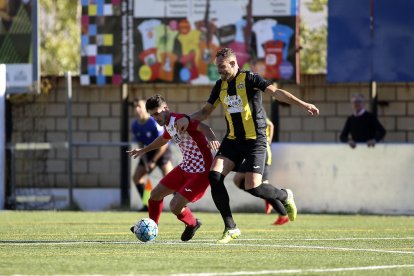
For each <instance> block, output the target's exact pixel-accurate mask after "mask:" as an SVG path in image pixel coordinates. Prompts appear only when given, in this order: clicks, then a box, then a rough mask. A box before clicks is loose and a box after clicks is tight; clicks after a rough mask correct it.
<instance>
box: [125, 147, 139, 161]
mask: <svg viewBox="0 0 414 276" xmlns="http://www.w3.org/2000/svg"><path fill="white" fill-rule="evenodd" d="M126 153H128V155H129V156H130V157H133V158H134V159H136V158H137V157H139V156H141V155H142V154H143V152H142V149H132V150H127V151H126Z"/></svg>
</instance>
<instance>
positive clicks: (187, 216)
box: [177, 207, 197, 227]
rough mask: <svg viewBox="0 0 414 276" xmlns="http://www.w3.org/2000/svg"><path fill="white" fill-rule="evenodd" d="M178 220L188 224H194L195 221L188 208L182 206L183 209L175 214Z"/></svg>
mask: <svg viewBox="0 0 414 276" xmlns="http://www.w3.org/2000/svg"><path fill="white" fill-rule="evenodd" d="M177 218H178V219H179V220H181V221H182V222H184V223H185V224H186V225H188V226H191V227H193V226H196V224H197V221H196V219H195V218H194V216H193V213H192V212H191V210H190V208H188V207H184V210H183V211H182V212H181V214H179V215H178V216H177Z"/></svg>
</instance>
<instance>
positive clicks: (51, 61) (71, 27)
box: [39, 0, 80, 75]
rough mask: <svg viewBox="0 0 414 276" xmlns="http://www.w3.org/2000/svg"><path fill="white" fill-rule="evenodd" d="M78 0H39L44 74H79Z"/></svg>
mask: <svg viewBox="0 0 414 276" xmlns="http://www.w3.org/2000/svg"><path fill="white" fill-rule="evenodd" d="M78 2H79V1H77V0H70V1H61V0H59V1H58V0H52V1H51V0H40V1H39V13H40V18H39V33H40V63H41V65H40V66H41V72H42V75H62V74H64V73H65V72H67V71H73V72H76V73H79V63H80V57H79V55H80V24H79V22H80V7H79V3H78Z"/></svg>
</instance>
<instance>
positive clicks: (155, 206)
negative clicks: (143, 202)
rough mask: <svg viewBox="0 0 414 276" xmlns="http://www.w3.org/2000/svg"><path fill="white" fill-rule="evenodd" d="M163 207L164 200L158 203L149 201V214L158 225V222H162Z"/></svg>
mask: <svg viewBox="0 0 414 276" xmlns="http://www.w3.org/2000/svg"><path fill="white" fill-rule="evenodd" d="M163 206H164V201H163V200H160V201H156V200H152V199H151V198H150V199H149V200H148V214H149V217H150V219H152V220H153V221H155V223H156V224H158V221H159V220H160V217H161V213H162V207H163Z"/></svg>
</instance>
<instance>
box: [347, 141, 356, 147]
mask: <svg viewBox="0 0 414 276" xmlns="http://www.w3.org/2000/svg"><path fill="white" fill-rule="evenodd" d="M348 145H349V146H350V147H351V148H353V149H354V148H356V143H355V141H354V140H352V139H350V140H349V141H348Z"/></svg>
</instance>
